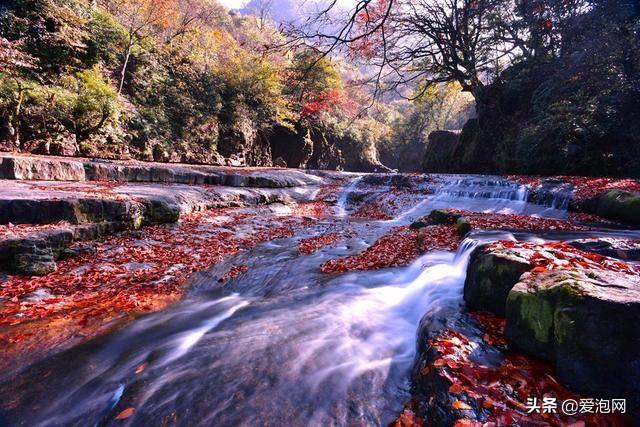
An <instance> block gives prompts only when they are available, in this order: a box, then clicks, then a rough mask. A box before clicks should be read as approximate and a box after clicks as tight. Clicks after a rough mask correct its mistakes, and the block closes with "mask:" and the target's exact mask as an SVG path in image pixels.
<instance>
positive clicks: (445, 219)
mask: <svg viewBox="0 0 640 427" xmlns="http://www.w3.org/2000/svg"><path fill="white" fill-rule="evenodd" d="M461 218H462V215H460V214H457V213H453V212H449V211H446V210H441V209H435V210H432V211H431V212H430V213H429V215H427V216H423V217H422V218H419V219H417V220H415V221H414V222H413V223H411V225H410V226H409V228H410V229H412V230H418V229H420V228H424V227H427V226H429V225H439V224H444V225H451V224H457V223H458V221H459V220H460V219H461ZM465 234H466V233H465Z"/></svg>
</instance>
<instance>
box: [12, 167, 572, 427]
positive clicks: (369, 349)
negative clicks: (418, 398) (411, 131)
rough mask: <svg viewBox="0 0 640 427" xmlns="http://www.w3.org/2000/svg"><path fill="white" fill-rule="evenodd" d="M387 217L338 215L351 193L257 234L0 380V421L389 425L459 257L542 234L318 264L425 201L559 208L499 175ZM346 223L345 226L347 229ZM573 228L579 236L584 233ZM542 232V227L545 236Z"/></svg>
mask: <svg viewBox="0 0 640 427" xmlns="http://www.w3.org/2000/svg"><path fill="white" fill-rule="evenodd" d="M433 185H435V187H434V188H432V190H433V192H432V193H433V194H432V195H429V194H426V193H425V195H424V196H423V197H422V198H419V199H417V200H415V201H414V203H413V204H412V205H410V206H404V207H403V210H402V212H401V213H400V214H399V215H398V216H397V217H396V218H394V219H392V220H388V221H363V220H353V219H350V218H349V214H350V212H351V210H352V209H351V206H350V199H351V197H352V196H353V194H352V193H354V192H358V191H387V190H388V188H387V187H386V186H385V185H384V184H383V185H381V186H378V187H377V188H371V186H369V189H368V190H366V189H365V190H363V183H362V182H361V178H359V177H356V178H353V179H352V180H351V182H350V183H349V184H347V185H346V186H345V187H344V188H343V191H342V194H341V195H340V196H339V197H338V199H337V204H336V211H335V217H334V218H330V219H327V220H325V221H321V222H320V223H318V224H317V225H316V226H315V227H313V229H311V230H308V231H307V234H306V235H305V236H296V237H294V238H289V239H281V240H277V241H272V242H268V243H265V244H262V245H261V246H258V247H256V248H254V249H253V250H251V251H249V252H246V253H242V254H239V255H238V256H236V257H234V258H233V259H231V260H228V261H227V262H225V263H223V264H222V265H218V266H215V267H213V268H212V270H211V271H209V272H207V273H202V274H199V275H197V276H196V277H195V278H194V280H193V283H192V286H191V291H190V292H189V293H188V294H187V296H186V297H185V298H184V299H183V300H182V301H181V302H180V303H179V304H177V305H175V306H173V307H171V308H169V309H167V310H165V311H162V312H158V313H154V314H150V315H147V316H143V317H141V318H139V319H138V320H136V321H134V322H133V323H131V324H129V325H128V326H127V327H125V328H123V329H121V330H120V331H117V332H115V333H112V334H110V335H108V336H105V337H102V338H100V339H98V340H95V341H93V342H90V343H88V344H85V345H82V346H78V347H75V348H72V349H69V350H67V351H65V352H64V353H61V354H58V355H55V356H52V357H50V358H49V359H47V360H45V361H43V362H40V363H38V364H37V365H35V366H31V367H29V368H27V369H26V370H25V371H23V372H21V373H18V374H17V375H11V376H10V377H8V378H7V377H4V378H2V384H0V398H1V399H3V400H4V401H5V402H9V401H11V402H14V404H11V405H9V407H10V408H11V409H9V410H5V411H4V412H1V413H0V425H7V426H13V425H25V426H103V425H119V424H122V422H121V421H115V420H114V418H115V416H116V415H117V414H118V413H120V412H121V411H122V410H123V409H125V408H135V412H134V414H133V415H132V416H131V417H130V418H128V419H127V420H126V421H125V423H128V424H129V425H165V424H166V425H184V426H212V425H216V426H227V425H229V426H231V425H233V426H235V425H243V426H255V425H275V426H280V425H353V424H356V425H387V424H389V423H390V422H392V421H393V420H394V419H395V418H396V417H397V416H398V414H399V413H400V412H401V411H402V408H403V406H404V404H405V403H406V402H407V401H408V400H409V399H410V398H411V395H410V383H409V371H410V369H411V366H412V363H413V361H414V357H415V348H416V330H417V328H418V325H419V322H420V320H421V318H422V317H423V316H424V315H425V314H427V313H431V312H433V311H434V310H438V309H441V308H443V307H451V306H455V307H461V305H462V289H463V283H464V279H465V274H466V266H467V263H468V260H469V255H470V253H471V251H472V250H473V248H474V247H475V246H476V245H477V244H479V242H482V241H492V240H496V239H504V238H526V239H541V238H542V237H540V236H532V235H524V234H523V235H520V236H514V235H513V234H510V233H497V232H491V233H489V232H485V233H483V232H479V233H475V234H473V235H472V236H471V237H470V238H468V239H467V240H465V241H464V242H463V244H462V245H461V247H460V249H459V250H458V252H457V253H453V252H442V251H436V252H430V253H427V254H425V255H423V256H422V257H420V258H419V259H417V260H416V261H415V262H413V264H411V265H410V266H407V267H403V268H393V269H386V270H380V271H369V272H357V273H348V274H341V275H328V274H323V273H321V272H320V270H319V269H318V267H319V265H320V264H321V263H323V262H325V261H327V260H329V259H332V258H338V257H342V256H346V255H349V254H353V253H356V252H358V251H360V250H362V249H363V248H365V247H366V246H368V245H370V244H372V243H373V242H374V241H375V240H376V239H377V238H378V237H380V236H382V235H384V234H385V233H387V232H389V230H390V229H391V228H392V227H395V226H397V225H404V224H408V223H410V222H411V221H412V220H413V219H415V218H418V217H420V216H422V215H425V214H427V213H428V212H429V211H430V210H432V209H434V208H456V209H467V210H474V211H492V212H504V213H524V214H528V215H540V216H548V217H558V218H562V217H564V216H566V211H564V210H562V209H556V208H554V207H553V206H554V204H550V205H532V204H529V203H527V202H526V191H525V190H524V189H523V188H522V187H520V186H517V185H513V184H510V183H508V182H506V181H504V180H501V179H500V178H497V177H480V176H472V177H454V176H442V177H440V182H438V183H436V184H425V186H426V187H428V186H433ZM335 224H338V227H342V229H343V230H344V233H345V235H347V236H346V239H345V240H344V243H343V244H340V245H337V246H333V247H326V248H323V249H321V250H319V251H317V252H315V253H314V254H311V255H301V254H300V252H299V251H298V245H297V243H298V241H299V239H300V238H301V237H309V236H313V235H319V234H322V233H323V232H325V230H326V229H327V228H328V226H329V225H334V226H335ZM347 229H348V230H349V231H348V232H347V231H346V230H347ZM582 235H584V234H582ZM544 238H545V239H553V236H544ZM234 264H244V265H247V266H248V271H247V272H246V273H245V274H242V275H240V276H239V277H237V278H235V279H232V280H231V281H230V282H228V283H227V284H225V286H217V283H215V281H214V279H213V278H214V277H215V276H216V274H217V273H219V272H223V271H226V270H227V269H228V268H229V266H231V265H234Z"/></svg>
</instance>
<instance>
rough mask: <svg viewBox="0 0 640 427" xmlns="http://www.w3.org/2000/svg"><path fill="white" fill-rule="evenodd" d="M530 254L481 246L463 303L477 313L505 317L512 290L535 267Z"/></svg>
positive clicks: (470, 270)
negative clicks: (508, 297) (489, 313)
mask: <svg viewBox="0 0 640 427" xmlns="http://www.w3.org/2000/svg"><path fill="white" fill-rule="evenodd" d="M529 255H530V254H529V253H528V252H527V253H519V252H517V251H514V250H511V249H508V248H504V247H492V246H480V247H478V248H476V249H475V250H474V251H473V253H472V254H471V259H470V261H469V267H468V268H467V278H466V280H465V282H464V300H465V302H466V303H467V305H468V306H469V307H470V308H471V309H474V310H482V311H490V312H492V313H495V314H497V315H500V316H504V314H505V304H506V301H507V296H508V295H509V291H511V288H513V286H515V284H516V283H518V281H519V280H520V277H521V276H522V274H524V273H525V272H527V271H529V270H531V269H532V268H533V265H532V264H531V263H530V261H529Z"/></svg>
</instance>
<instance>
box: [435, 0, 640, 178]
mask: <svg viewBox="0 0 640 427" xmlns="http://www.w3.org/2000/svg"><path fill="white" fill-rule="evenodd" d="M574 27H575V28H574V29H572V31H569V32H568V33H567V35H566V37H564V38H563V48H562V50H561V52H560V54H559V55H558V56H554V57H549V58H546V57H543V58H532V59H529V60H526V61H522V62H520V63H518V64H516V65H513V66H511V67H509V68H507V69H506V70H505V71H504V72H503V73H502V74H501V76H500V78H498V79H497V80H496V81H495V82H494V83H492V84H490V85H488V86H485V87H484V88H482V89H480V90H478V92H477V93H476V98H477V99H476V101H477V103H476V105H477V113H478V114H477V120H475V119H474V120H471V121H470V122H469V123H467V125H465V127H464V129H463V132H462V135H461V137H460V141H459V142H457V143H455V144H453V145H448V144H444V145H446V146H447V147H450V148H451V150H449V149H448V148H447V147H444V146H443V144H440V142H441V141H440V140H439V135H434V138H433V140H432V141H431V142H430V145H433V147H432V148H433V149H434V150H435V152H427V153H426V155H425V159H424V163H425V166H426V167H427V169H426V170H428V171H431V170H433V169H434V168H441V169H442V171H444V172H468V173H513V174H539V175H557V174H562V175H591V176H606V175H610V176H633V177H637V176H640V107H639V104H638V102H637V99H638V97H640V6H638V5H635V3H634V4H631V3H627V4H626V6H625V5H623V4H622V3H619V2H610V3H609V6H606V4H604V3H603V5H602V6H599V7H597V8H595V9H594V10H593V11H592V12H590V13H588V14H585V15H583V16H581V17H580V19H578V20H577V21H576V22H575V23H574ZM585 52H588V54H585ZM430 140H431V138H430ZM444 148H446V150H444V151H443V149H444ZM427 151H429V149H428V150H427Z"/></svg>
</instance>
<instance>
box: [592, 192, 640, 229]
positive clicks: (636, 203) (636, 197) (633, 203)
mask: <svg viewBox="0 0 640 427" xmlns="http://www.w3.org/2000/svg"><path fill="white" fill-rule="evenodd" d="M597 212H598V215H600V216H601V217H603V218H607V219H611V220H614V221H622V222H626V223H630V224H640V193H631V192H628V191H621V190H611V191H607V192H606V193H605V194H603V195H602V196H600V200H599V202H598V211H597Z"/></svg>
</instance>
